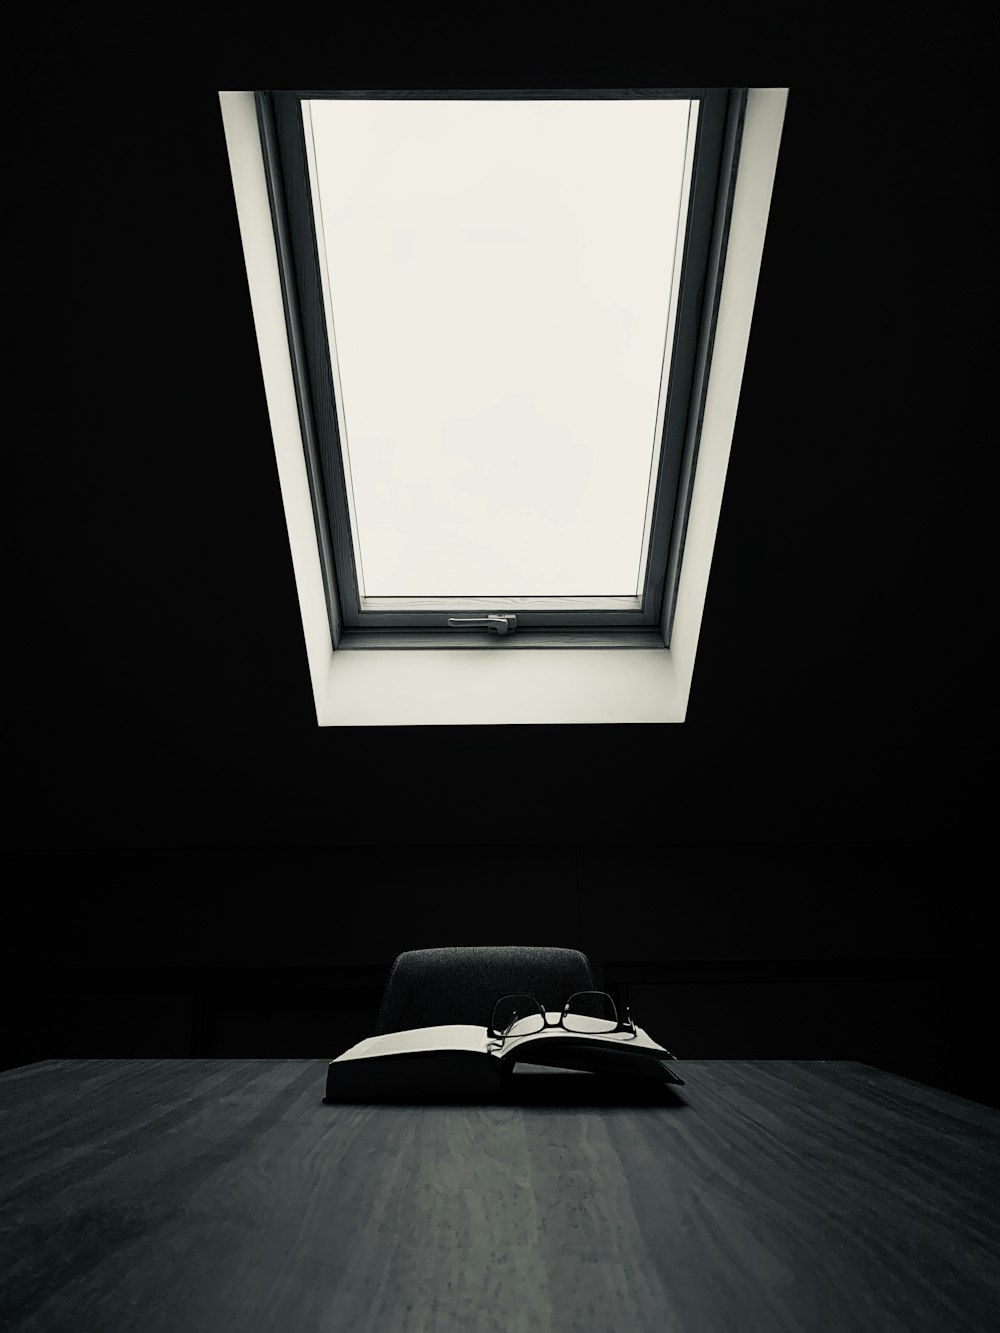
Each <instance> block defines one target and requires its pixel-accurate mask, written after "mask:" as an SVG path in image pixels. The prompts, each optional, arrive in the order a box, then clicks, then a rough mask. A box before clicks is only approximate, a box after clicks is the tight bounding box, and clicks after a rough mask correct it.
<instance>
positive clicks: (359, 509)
mask: <svg viewBox="0 0 1000 1333" xmlns="http://www.w3.org/2000/svg"><path fill="white" fill-rule="evenodd" d="M698 111H699V102H698V101H697V100H695V99H691V98H683V97H677V98H661V99H652V98H649V99H627V100H617V101H611V100H602V101H589V100H581V99H572V100H563V99H558V98H552V99H546V100H540V101H535V100H500V101H489V100H471V101H469V100H456V99H443V100H435V99H433V98H432V97H428V98H426V99H415V100H400V99H384V100H379V99H370V100H369V99H336V98H325V99H322V98H311V97H310V98H304V99H303V100H302V102H301V114H302V121H303V135H304V144H305V150H306V159H307V162H308V174H309V193H310V200H311V205H312V217H313V224H314V228H315V236H316V255H317V258H318V268H319V276H320V282H321V286H322V301H323V315H324V323H325V328H326V334H327V340H328V348H329V358H330V370H331V376H332V384H333V397H334V404H335V409H336V419H337V426H338V434H339V443H340V460H341V465H342V468H343V474H344V490H345V496H346V500H347V511H348V512H347V519H348V525H349V528H350V539H351V540H350V550H351V554H352V556H353V576H354V578H355V579H356V588H357V600H358V608H359V610H360V611H378V610H380V609H381V610H388V611H391V610H406V609H424V610H442V611H444V610H447V609H449V608H450V609H458V610H461V609H468V608H470V607H475V608H477V609H486V608H490V609H495V610H497V611H505V610H509V611H521V612H522V613H523V612H524V611H525V610H526V609H532V610H546V609H548V610H559V611H561V612H564V613H565V612H566V611H567V610H570V609H572V608H573V607H576V608H578V609H580V610H609V609H612V610H613V609H619V610H634V611H636V612H639V611H641V608H642V604H643V582H644V577H645V572H646V565H647V560H648V554H649V545H650V536H651V526H652V525H651V520H652V515H653V509H654V502H655V498H656V482H657V478H658V464H659V459H660V446H661V440H662V433H663V418H664V413H665V408H666V397H667V385H668V381H669V371H670V365H671V359H672V353H673V341H674V332H675V327H676V316H677V304H678V292H679V287H680V281H681V272H682V267H683V265H682V262H681V261H682V257H683V253H684V241H685V232H686V224H687V215H688V208H689V202H690V188H691V176H692V163H693V157H694V147H695V143H696V141H697V127H698ZM345 572H346V571H345ZM341 581H342V582H344V581H345V580H344V578H343V577H342V579H341ZM570 599H572V602H570ZM522 622H523V616H522Z"/></svg>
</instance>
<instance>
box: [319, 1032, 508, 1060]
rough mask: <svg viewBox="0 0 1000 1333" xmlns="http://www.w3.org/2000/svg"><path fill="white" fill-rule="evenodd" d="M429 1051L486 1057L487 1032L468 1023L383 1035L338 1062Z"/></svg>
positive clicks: (344, 1055)
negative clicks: (471, 1053)
mask: <svg viewBox="0 0 1000 1333" xmlns="http://www.w3.org/2000/svg"><path fill="white" fill-rule="evenodd" d="M430 1051H474V1052H476V1053H477V1054H479V1055H485V1054H486V1029H485V1028H478V1027H475V1026H474V1025H473V1024H470V1023H448V1024H445V1025H443V1026H440V1027H431V1028H408V1029H407V1030H406V1031H404V1032H385V1033H383V1034H382V1035H381V1036H378V1037H366V1038H365V1039H364V1041H359V1042H358V1044H357V1045H356V1046H352V1047H351V1048H350V1050H347V1051H344V1053H343V1055H338V1056H337V1060H368V1059H371V1058H373V1057H374V1056H378V1055H416V1054H419V1053H420V1052H430ZM334 1063H336V1062H334Z"/></svg>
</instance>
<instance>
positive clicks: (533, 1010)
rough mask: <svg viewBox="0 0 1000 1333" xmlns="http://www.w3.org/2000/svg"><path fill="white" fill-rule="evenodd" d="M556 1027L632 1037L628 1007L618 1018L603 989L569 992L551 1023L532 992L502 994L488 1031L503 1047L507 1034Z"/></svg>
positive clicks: (611, 1002)
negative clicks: (621, 1017)
mask: <svg viewBox="0 0 1000 1333" xmlns="http://www.w3.org/2000/svg"><path fill="white" fill-rule="evenodd" d="M559 1027H561V1028H564V1029H565V1030H566V1031H567V1032H585V1033H588V1034H591V1035H593V1034H594V1033H601V1034H602V1035H607V1034H608V1033H611V1032H624V1033H625V1034H626V1036H629V1037H634V1036H635V1024H634V1023H633V1022H632V1019H631V1017H630V1015H629V1012H628V1009H627V1008H626V1010H625V1017H624V1019H621V1020H619V1018H618V1011H617V1009H616V1008H615V1002H614V1000H612V998H611V996H610V995H608V994H607V992H606V991H602V990H581V991H577V992H576V993H575V994H574V995H571V996H570V997H569V999H568V1000H567V1001H566V1003H565V1004H564V1005H563V1009H562V1013H561V1014H560V1016H559V1018H558V1019H557V1020H556V1022H554V1023H550V1022H549V1020H548V1017H547V1016H546V1013H545V1008H544V1006H543V1005H542V1004H541V1003H540V1002H539V1001H538V1000H536V999H535V997H534V996H533V995H520V994H519V995H504V996H502V997H501V998H500V999H499V1000H497V1002H496V1004H495V1005H494V1006H493V1018H492V1020H491V1021H490V1026H489V1028H488V1029H487V1033H488V1035H489V1036H490V1037H494V1038H496V1039H498V1041H499V1044H500V1045H501V1046H502V1045H503V1043H504V1042H505V1041H506V1040H507V1038H508V1037H527V1036H530V1035H531V1034H532V1033H533V1032H544V1031H545V1029H546V1028H559Z"/></svg>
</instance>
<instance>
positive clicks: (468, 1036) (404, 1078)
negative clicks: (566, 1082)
mask: <svg viewBox="0 0 1000 1333" xmlns="http://www.w3.org/2000/svg"><path fill="white" fill-rule="evenodd" d="M557 1017H558V1015H557V1014H550V1015H549V1018H550V1019H552V1020H553V1021H554V1020H555V1019H556V1018H557ZM674 1059H675V1057H674V1056H672V1055H671V1054H670V1052H669V1051H668V1050H666V1049H665V1048H664V1047H663V1046H660V1045H659V1044H658V1043H657V1042H655V1041H653V1040H652V1039H651V1038H650V1037H649V1036H648V1035H647V1034H646V1033H645V1032H644V1031H643V1030H642V1028H640V1027H637V1028H636V1030H635V1036H634V1037H633V1036H631V1035H629V1034H628V1033H625V1032H609V1033H596V1032H595V1033H590V1032H587V1033H583V1032H567V1031H566V1030H565V1028H562V1027H549V1028H546V1029H545V1030H544V1031H543V1032H531V1033H527V1034H525V1035H524V1036H520V1037H508V1038H507V1039H506V1040H505V1041H504V1042H503V1044H502V1045H501V1044H500V1043H499V1042H498V1040H497V1039H496V1038H492V1037H490V1035H489V1033H488V1032H487V1030H486V1028H480V1027H474V1026H471V1025H469V1024H465V1023H456V1024H448V1025H446V1026H443V1027H428V1028H410V1029H409V1030H407V1031H405V1032H387V1033H384V1034H383V1035H382V1036H380V1037H366V1038H365V1040H364V1041H359V1042H358V1044H357V1045H356V1046H352V1047H351V1048H350V1050H347V1051H345V1052H344V1053H343V1055H338V1056H337V1058H336V1060H331V1061H330V1067H329V1069H328V1070H327V1077H326V1099H325V1100H326V1101H328V1102H342V1101H378V1100H382V1099H385V1100H395V1099H413V1100H416V1099H418V1098H426V1097H429V1096H462V1095H468V1096H476V1095H480V1094H481V1095H484V1096H492V1095H494V1094H496V1093H498V1092H499V1091H500V1090H501V1089H502V1087H503V1085H504V1080H505V1077H506V1075H507V1074H509V1073H510V1071H511V1070H512V1068H513V1066H514V1064H515V1063H516V1062H518V1061H521V1062H524V1063H527V1064H533V1065H549V1066H554V1067H556V1068H560V1069H579V1070H585V1071H587V1072H589V1073H595V1074H609V1075H612V1076H614V1077H618V1076H619V1075H622V1076H626V1077H639V1078H646V1079H649V1078H654V1079H658V1080H659V1081H660V1082H664V1083H683V1082H684V1080H683V1079H682V1078H680V1077H679V1075H677V1074H675V1073H674V1072H673V1070H672V1069H670V1067H669V1062H670V1061H672V1060H674Z"/></svg>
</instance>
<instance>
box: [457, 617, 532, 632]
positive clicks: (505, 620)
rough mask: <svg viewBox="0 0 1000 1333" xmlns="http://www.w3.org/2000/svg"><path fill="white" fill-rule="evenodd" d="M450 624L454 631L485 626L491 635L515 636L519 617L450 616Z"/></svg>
mask: <svg viewBox="0 0 1000 1333" xmlns="http://www.w3.org/2000/svg"><path fill="white" fill-rule="evenodd" d="M448 624H449V625H450V626H451V628H452V629H474V628H475V626H476V625H485V626H486V629H487V630H488V632H489V633H490V634H513V633H514V631H515V630H516V629H517V616H513V615H511V616H506V615H504V616H499V615H498V616H449V617H448Z"/></svg>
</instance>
